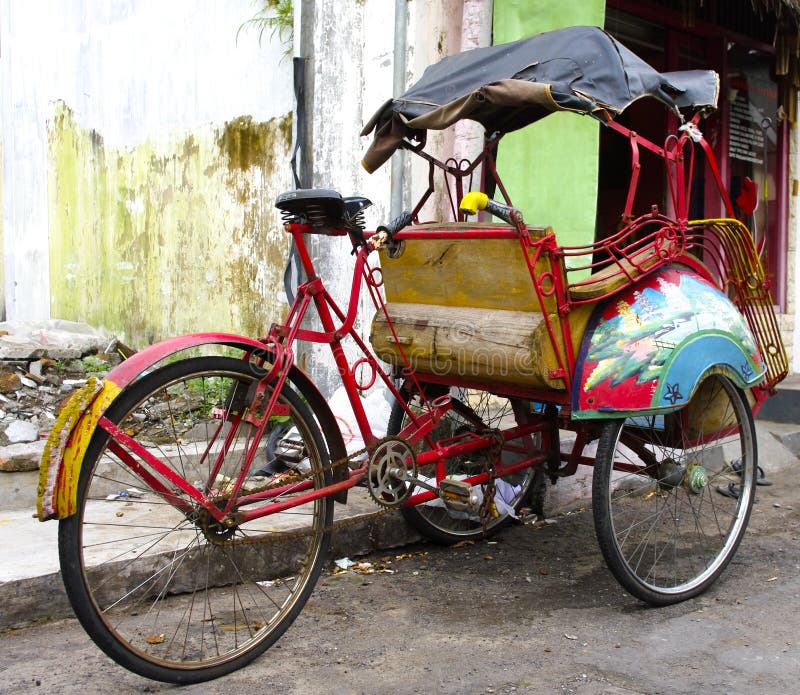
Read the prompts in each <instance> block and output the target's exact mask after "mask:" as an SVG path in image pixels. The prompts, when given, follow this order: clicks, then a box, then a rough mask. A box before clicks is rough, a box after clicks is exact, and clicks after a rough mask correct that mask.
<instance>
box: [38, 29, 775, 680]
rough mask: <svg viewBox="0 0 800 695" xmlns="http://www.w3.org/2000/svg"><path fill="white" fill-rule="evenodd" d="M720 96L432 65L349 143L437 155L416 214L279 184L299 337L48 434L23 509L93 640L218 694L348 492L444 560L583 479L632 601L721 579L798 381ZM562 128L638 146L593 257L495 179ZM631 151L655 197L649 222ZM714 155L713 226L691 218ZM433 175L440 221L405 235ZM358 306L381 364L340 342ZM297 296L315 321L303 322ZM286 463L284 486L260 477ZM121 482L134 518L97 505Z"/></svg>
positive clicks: (87, 412)
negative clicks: (343, 424)
mask: <svg viewBox="0 0 800 695" xmlns="http://www.w3.org/2000/svg"><path fill="white" fill-rule="evenodd" d="M718 89H719V81H718V78H717V75H716V74H715V73H713V72H710V71H691V72H677V73H669V74H660V73H658V72H656V71H655V70H653V69H652V68H650V67H649V66H648V65H646V64H645V63H644V62H643V61H641V60H640V59H639V58H637V57H636V56H635V55H634V54H633V53H631V52H630V51H628V50H627V49H625V48H624V47H623V46H621V45H620V44H619V43H618V42H617V41H615V40H614V39H613V38H612V37H610V36H609V35H608V34H606V33H604V32H603V31H602V30H600V29H597V28H593V27H572V28H569V29H564V30H560V31H555V32H550V33H547V34H542V35H539V36H534V37H531V38H529V39H524V40H522V41H518V42H516V43H513V44H508V45H504V46H494V47H491V48H485V49H476V50H474V51H469V52H466V53H463V54H459V55H456V56H452V57H449V58H445V59H444V60H442V61H440V62H439V63H437V64H435V65H433V66H431V67H429V68H428V70H427V71H426V72H425V74H424V75H423V77H422V78H421V80H420V81H419V82H418V83H417V84H415V85H414V86H412V87H411V88H410V89H409V90H408V92H407V93H406V94H404V95H403V96H402V97H400V98H398V99H393V100H390V101H388V102H387V103H386V104H384V106H383V107H381V109H379V110H378V112H377V113H376V114H375V116H374V118H373V119H372V120H371V121H370V122H369V123H368V124H367V126H366V127H365V129H364V134H372V135H373V141H372V145H371V146H370V149H369V150H368V152H367V154H366V157H365V165H366V166H367V168H369V169H374V168H375V167H377V166H380V165H381V164H382V163H383V162H385V161H386V160H388V158H389V157H390V156H391V154H392V153H393V152H394V151H396V150H397V149H404V150H407V151H409V152H411V153H414V154H415V155H418V156H420V157H422V158H424V159H425V160H426V161H427V163H428V166H429V183H430V185H429V186H428V188H427V190H426V191H425V193H424V194H423V196H422V199H421V200H420V201H419V202H418V204H417V205H416V206H415V207H414V209H413V210H411V211H410V212H409V213H407V214H404V215H401V216H400V217H399V218H398V219H396V220H394V221H393V222H391V223H389V224H387V225H384V226H381V227H379V228H378V229H377V230H375V231H373V232H369V231H367V230H365V226H364V215H363V211H364V210H365V209H366V208H367V207H368V205H369V201H367V200H366V199H364V198H358V197H355V198H343V197H342V196H341V195H340V194H339V193H337V192H335V191H332V190H326V189H325V190H323V189H312V190H297V191H290V192H287V193H285V194H283V195H282V196H280V197H279V199H278V201H277V206H278V207H279V208H280V209H281V210H282V211H283V214H284V220H285V228H286V231H287V232H288V233H289V234H291V235H292V237H293V239H294V242H295V243H296V245H297V249H298V252H299V257H300V260H301V262H302V266H303V269H304V271H305V281H304V282H303V283H302V284H301V285H300V287H299V290H298V292H297V296H296V297H295V299H294V302H293V303H292V305H291V308H290V310H289V313H288V317H287V318H286V320H285V321H283V322H282V323H280V324H274V325H273V326H272V327H271V328H270V330H269V332H268V334H267V335H266V336H265V337H263V338H260V339H257V338H251V337H247V336H240V335H231V334H219V333H203V334H195V335H187V336H182V337H178V338H173V339H170V340H166V341H164V342H161V343H158V344H156V345H153V346H150V347H148V348H146V349H144V350H142V351H141V352H138V353H136V354H135V355H133V356H132V357H131V358H130V359H127V360H126V361H124V362H123V363H121V364H120V365H119V366H118V367H116V368H115V369H114V370H113V371H112V372H110V373H109V374H108V376H107V377H106V378H105V379H104V380H102V381H99V380H96V379H91V380H90V381H89V383H88V384H87V385H86V387H85V388H83V389H81V390H80V391H79V392H78V393H77V394H76V395H75V396H74V397H73V399H72V400H71V401H70V403H69V404H68V405H67V406H66V407H65V408H64V410H63V411H62V413H61V415H60V416H59V419H58V422H57V426H56V427H55V428H54V430H53V432H52V434H51V436H50V439H49V441H48V445H47V448H46V450H45V456H44V464H45V465H44V466H43V469H42V479H41V484H40V501H39V516H40V518H41V519H42V520H44V519H47V518H58V519H60V528H59V549H60V558H61V567H62V573H63V576H64V581H65V585H66V588H67V593H68V595H69V597H70V600H71V602H72V605H73V607H74V609H75V612H76V614H77V616H78V618H79V620H80V621H81V623H82V624H83V625H84V627H85V628H86V629H87V631H88V632H89V634H90V635H91V636H92V638H93V639H94V640H95V641H96V643H97V644H98V645H99V646H100V647H101V648H102V649H103V650H104V651H105V652H106V653H107V654H109V655H110V656H111V657H112V658H113V659H115V660H116V661H118V662H119V663H120V664H122V665H123V666H125V667H127V668H129V669H131V670H133V671H135V672H137V673H140V674H142V675H144V676H147V677H150V678H154V679H160V680H165V681H172V682H183V683H185V682H197V681H202V680H206V679H209V678H214V677H218V676H220V675H223V674H225V673H228V672H230V671H232V670H234V669H236V668H239V667H241V666H243V665H244V664H246V663H247V662H249V661H250V660H252V659H253V658H255V657H256V656H257V655H258V654H260V653H262V652H263V651H264V650H265V649H267V648H268V647H269V646H270V645H271V644H273V643H274V642H275V641H276V640H277V639H278V638H279V637H280V635H281V634H282V633H283V632H284V631H285V630H286V628H287V627H288V626H289V625H290V624H291V622H292V621H293V620H294V619H295V617H296V616H297V614H298V613H299V611H300V610H301V608H302V606H303V605H304V603H305V601H306V600H307V598H308V596H309V594H310V593H311V591H312V589H313V586H314V584H315V582H316V580H317V578H318V577H319V575H320V572H321V570H322V568H323V564H324V563H325V561H326V557H327V551H328V548H329V544H330V537H331V533H332V531H333V530H335V528H336V526H337V523H347V521H348V520H347V519H345V520H344V521H342V522H335V521H334V508H335V506H336V505H337V504H338V505H345V504H346V503H347V500H348V495H349V496H350V497H351V500H352V498H353V496H354V495H357V494H360V495H367V494H368V495H369V497H370V498H371V499H372V500H373V501H374V502H375V503H376V504H377V505H378V507H377V511H376V513H378V514H380V513H385V512H387V511H391V510H394V509H401V510H403V513H404V515H405V516H406V518H407V519H408V520H409V521H410V522H411V523H413V524H414V525H415V526H416V528H418V529H419V530H420V531H421V532H422V533H423V534H425V535H427V536H429V537H430V538H432V539H433V540H436V541H439V542H444V543H450V542H454V541H457V540H461V539H468V538H476V537H484V536H487V535H489V534H491V533H493V532H495V531H496V530H498V529H499V528H501V527H502V526H503V524H504V523H506V522H507V521H508V520H509V519H510V518H513V516H514V515H515V513H516V510H517V509H518V508H519V507H520V505H522V504H530V503H531V500H533V503H534V504H536V503H537V500H538V499H539V497H537V496H538V495H540V493H541V484H542V481H546V480H547V479H548V478H549V479H550V480H553V481H555V480H557V479H559V478H561V477H564V476H569V475H572V474H573V473H575V471H576V470H577V469H578V467H579V466H583V465H586V466H591V467H593V469H594V470H593V489H592V510H593V514H594V519H595V527H596V532H597V536H598V540H599V544H600V548H601V550H602V552H603V555H604V557H605V559H606V562H607V564H608V566H609V568H610V569H611V571H612V573H613V574H614V575H615V576H616V578H617V579H618V580H619V581H620V582H621V584H622V585H623V586H624V587H625V588H626V589H628V590H629V591H630V592H631V593H632V594H633V595H634V596H636V597H638V598H639V599H641V600H643V601H645V602H648V603H650V604H654V605H664V604H669V603H674V602H677V601H681V600H685V599H688V598H691V597H693V596H696V595H697V594H699V593H700V592H702V591H704V590H705V589H706V588H708V586H709V585H710V584H711V583H712V582H713V581H714V580H715V579H716V578H717V577H718V576H719V575H720V573H721V572H722V571H723V569H724V568H725V566H726V565H727V564H728V562H729V561H730V559H731V557H732V556H733V554H734V553H735V552H736V549H737V546H738V544H739V542H740V540H741V538H742V535H743V534H744V532H745V529H746V526H747V522H748V517H749V514H750V509H751V506H752V504H753V499H754V491H755V485H756V472H757V466H758V461H757V450H756V437H755V429H754V425H753V413H754V412H756V411H757V410H758V408H759V407H760V405H761V404H762V403H763V402H764V400H765V399H766V398H767V397H769V395H770V394H771V393H773V392H774V389H775V386H776V384H777V383H778V382H779V381H780V380H781V379H782V378H783V377H784V376H785V375H786V373H787V359H786V354H785V350H784V348H783V345H782V343H781V339H780V333H779V329H778V324H777V321H776V317H775V314H774V310H773V303H772V299H771V297H770V292H769V281H768V279H767V277H766V276H765V274H764V271H763V268H762V266H761V263H760V262H759V257H758V252H757V249H756V247H755V245H754V243H753V239H752V236H751V234H750V232H749V231H748V228H747V227H746V225H745V223H744V222H743V221H742V220H740V219H737V218H736V216H735V214H734V208H733V205H732V204H731V201H730V200H729V197H728V193H727V191H726V188H725V185H724V182H723V181H722V179H721V178H720V176H719V172H718V170H717V168H716V165H715V164H714V158H713V153H712V150H711V147H710V146H709V144H708V142H707V141H706V140H705V138H704V137H703V135H702V133H701V131H700V127H699V125H700V122H701V120H702V116H703V115H704V114H705V113H707V112H708V111H710V110H712V109H713V108H714V106H715V104H716V99H717V93H718ZM639 99H656V100H658V101H660V102H662V103H663V105H664V107H665V108H666V109H668V110H669V111H670V112H671V113H672V114H673V115H674V119H673V121H674V123H675V126H676V127H675V130H674V132H670V133H669V134H668V135H667V136H666V138H665V140H664V142H663V143H655V142H651V141H648V140H647V139H645V138H643V137H641V136H639V135H637V134H636V133H634V132H632V131H631V130H629V129H628V128H626V127H624V126H623V125H621V124H619V123H618V122H617V121H616V120H615V118H616V117H617V116H618V115H619V114H620V113H622V112H623V111H624V110H625V109H626V108H627V107H628V106H629V105H630V104H631V103H633V102H634V101H637V100H639ZM556 111H571V112H574V113H576V114H580V115H584V116H588V117H592V118H595V119H598V120H599V121H600V122H601V123H602V124H603V125H604V126H605V127H608V128H610V129H612V130H614V131H616V132H617V133H618V134H619V135H620V136H621V137H623V138H625V139H627V141H628V143H629V146H630V156H631V171H632V172H633V176H632V178H631V181H630V187H629V191H628V196H627V202H626V205H625V209H624V210H622V211H621V215H620V225H619V228H618V229H617V230H615V231H613V232H612V233H611V234H609V235H608V236H605V237H604V238H602V239H601V240H599V241H597V242H595V243H593V244H588V245H585V246H580V247H569V246H563V245H561V244H559V241H558V230H555V231H553V230H551V229H549V228H547V227H536V226H529V225H528V224H526V222H525V221H524V220H523V216H522V213H521V212H520V211H519V210H518V209H516V208H515V207H514V206H513V203H512V201H511V200H510V197H509V195H508V193H507V191H506V189H505V188H504V186H503V183H502V179H501V177H500V175H499V174H498V171H497V167H496V166H495V155H496V152H497V148H498V143H499V142H500V140H501V138H502V136H503V135H504V134H505V133H507V132H510V131H512V130H516V129H518V128H521V127H524V126H527V125H530V124H532V123H534V122H535V121H537V120H539V119H541V118H544V117H546V116H547V115H549V114H550V113H553V112H556ZM576 117H577V116H576ZM462 119H470V120H473V121H477V122H478V123H481V124H482V125H483V126H484V127H485V129H486V137H485V144H484V147H483V149H482V151H481V152H480V153H479V154H478V155H477V157H476V158H475V159H474V160H473V161H471V162H455V161H441V160H440V159H437V158H436V157H435V156H434V155H432V154H430V153H429V152H427V151H426V150H425V145H426V134H427V131H428V130H430V129H443V128H447V127H450V126H451V125H453V124H455V123H457V122H458V121H460V120H462ZM643 149H646V150H647V151H648V152H650V153H651V154H654V155H656V157H657V158H658V159H659V161H660V162H661V166H663V168H664V172H665V175H666V179H667V181H668V184H669V186H668V189H669V190H668V192H669V195H668V196H667V205H666V206H662V207H663V209H661V208H660V207H657V206H656V205H653V206H652V207H651V208H649V211H648V212H646V213H645V214H642V215H638V216H637V215H634V214H633V209H634V200H635V198H636V192H637V184H638V181H639V169H640V167H639V164H640V151H642V150H643ZM703 160H705V161H706V162H707V163H708V171H710V172H711V175H712V176H713V177H714V178H715V181H716V185H717V188H718V191H719V194H720V196H721V199H722V201H723V202H724V206H725V209H726V210H727V213H726V216H725V217H723V218H715V219H690V218H689V209H690V200H691V193H692V180H693V177H694V176H696V175H697V172H698V170H699V169H700V168H701V166H702V161H703ZM438 186H444V187H445V188H446V190H447V191H448V192H449V196H450V199H451V200H452V201H453V206H452V207H453V209H452V215H451V217H452V220H451V221H449V222H444V223H443V222H427V221H425V220H424V219H421V215H422V212H421V211H422V210H423V205H424V204H425V202H426V200H427V199H428V198H429V197H430V196H431V195H432V193H433V191H434V190H435V189H436V188H437V187H438ZM472 189H474V190H472ZM494 197H499V198H502V200H500V201H498V200H494V199H493V198H494ZM456 201H457V203H458V205H456ZM654 202H656V203H658V202H660V201H654ZM478 213H481V214H482V219H481V220H480V221H469V220H468V219H467V217H468V216H471V215H475V214H478ZM310 234H324V235H329V236H332V237H337V236H341V237H346V238H347V239H348V241H349V243H351V244H352V248H353V258H354V270H353V280H352V290H351V296H350V301H349V305H348V306H347V307H345V308H340V307H339V306H338V305H337V304H336V302H335V301H334V300H333V298H332V297H331V296H330V294H329V293H328V291H327V290H326V288H325V285H324V282H323V279H322V278H321V277H319V275H318V274H317V272H316V270H315V268H314V265H313V262H312V259H311V256H310V255H309V253H308V249H307V246H306V243H305V239H306V237H307V235H310ZM332 241H333V240H332ZM378 259H379V260H378ZM362 291H366V292H367V293H368V294H369V296H370V297H371V299H372V301H373V304H374V306H375V316H374V318H373V320H372V324H371V333H370V340H369V342H371V344H372V349H370V346H368V345H367V341H366V340H365V339H363V338H362V337H361V336H360V335H359V333H358V332H357V331H356V330H355V329H354V324H355V320H356V314H357V310H358V307H359V301H358V300H359V296H360V293H361V292H362ZM312 306H313V307H314V308H315V309H316V312H317V314H318V317H319V325H317V326H313V325H309V323H308V322H307V321H305V320H304V319H305V318H306V316H307V314H308V312H309V310H310V309H311V308H312ZM298 341H309V342H320V343H325V344H328V345H330V348H331V350H332V354H333V357H334V359H335V362H336V365H337V368H338V370H339V373H340V375H341V377H342V383H343V387H344V391H345V393H346V394H347V397H348V400H349V402H350V404H351V407H352V410H353V416H354V420H355V422H356V424H357V427H358V429H359V430H360V433H361V436H362V438H363V442H364V446H363V448H360V449H359V450H357V451H349V452H348V450H347V448H346V446H345V443H344V441H343V438H342V434H341V431H340V428H339V426H338V425H337V421H336V418H335V415H334V413H333V412H332V411H331V408H330V407H329V405H328V403H327V401H326V399H325V398H323V396H322V394H321V392H320V390H319V389H318V388H317V387H316V386H315V385H314V383H313V382H312V380H311V379H310V377H309V376H308V375H307V374H306V373H305V372H304V371H302V370H301V369H300V368H299V367H298V365H297V364H296V362H295V349H296V346H297V344H298ZM216 347H221V348H223V349H224V350H223V354H213V355H210V354H200V355H198V354H197V352H198V351H200V352H203V351H205V350H207V349H208V348H216ZM186 351H189V353H188V356H187V352H186ZM353 351H355V352H357V353H358V354H359V357H358V359H353V358H352V353H353ZM176 356H177V357H180V359H177V358H176ZM387 364H388V365H389V367H388V368H387V367H386V365H387ZM376 383H377V384H379V385H381V386H382V387H383V388H385V389H386V390H387V391H388V392H390V393H391V394H392V396H393V400H394V406H393V409H392V412H391V416H390V418H389V422H388V427H387V432H386V433H383V432H378V433H376V432H374V431H373V428H372V427H371V424H370V419H369V413H368V412H367V411H366V410H365V408H364V405H363V403H364V399H363V398H362V395H363V394H364V393H365V392H367V391H368V390H369V389H371V388H372V387H373V386H374V384H376ZM565 435H569V436H565ZM276 461H278V462H280V463H281V467H280V468H282V470H278V469H276V468H275V467H273V468H272V469H270V474H269V475H253V473H254V472H263V469H264V467H265V466H268V465H269V464H271V463H274V462H276ZM357 486H358V487H357ZM725 490H728V491H729V492H730V491H731V490H733V491H735V494H722V493H723V492H724V491H725ZM120 491H121V492H120ZM120 494H122V496H123V497H124V498H125V499H126V503H125V505H124V507H121V506H119V505H115V504H109V501H108V500H109V499H111V500H117V499H119V497H120Z"/></svg>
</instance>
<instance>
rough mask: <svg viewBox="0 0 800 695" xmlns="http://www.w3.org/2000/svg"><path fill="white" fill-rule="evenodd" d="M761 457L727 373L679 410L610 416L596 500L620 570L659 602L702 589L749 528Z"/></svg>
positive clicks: (600, 527) (603, 544)
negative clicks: (757, 467) (618, 416)
mask: <svg viewBox="0 0 800 695" xmlns="http://www.w3.org/2000/svg"><path fill="white" fill-rule="evenodd" d="M756 465H757V454H756V440H755V428H754V425H753V417H752V414H751V412H750V407H749V405H748V403H747V400H746V399H745V396H744V394H742V392H741V391H740V390H739V389H738V388H736V386H735V385H734V384H733V383H732V382H731V381H730V380H729V379H727V378H726V377H724V376H721V375H712V376H710V377H708V378H707V379H705V381H703V382H702V384H701V385H700V386H699V387H698V389H697V391H696V392H695V394H694V396H693V397H692V400H691V401H690V402H689V404H688V405H687V406H686V407H685V408H683V409H682V410H680V411H677V412H675V413H669V414H667V415H647V416H640V417H634V418H628V419H626V420H614V421H609V422H607V423H605V425H604V426H603V430H602V435H601V437H600V442H599V444H598V449H597V459H596V462H595V468H594V480H593V486H592V502H593V505H592V506H593V510H594V521H595V531H596V534H597V539H598V542H599V544H600V548H601V550H602V552H603V556H604V557H605V560H606V563H607V564H608V567H609V569H610V570H611V572H612V573H613V574H614V576H615V577H616V578H617V580H618V581H619V582H620V583H621V584H622V585H623V586H624V587H625V588H626V589H627V590H628V591H629V592H630V593H631V594H633V595H634V596H636V597H637V598H639V599H641V600H642V601H645V602H646V603H649V604H652V605H667V604H671V603H677V602H679V601H684V600H686V599H688V598H692V597H693V596H697V595H698V594H700V593H701V592H703V591H705V590H706V589H707V588H708V587H709V586H710V585H711V584H712V583H713V582H714V581H715V580H716V579H717V577H719V575H720V574H721V573H722V571H723V570H724V569H725V566H726V565H727V564H728V562H730V560H731V558H732V557H733V555H734V553H735V552H736V548H737V547H738V545H739V542H740V541H741V539H742V536H743V535H744V532H745V530H746V528H747V522H748V520H749V517H750V510H751V507H752V504H753V498H754V495H755V476H756ZM720 493H722V494H720Z"/></svg>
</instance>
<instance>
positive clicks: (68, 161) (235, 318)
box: [48, 104, 291, 345]
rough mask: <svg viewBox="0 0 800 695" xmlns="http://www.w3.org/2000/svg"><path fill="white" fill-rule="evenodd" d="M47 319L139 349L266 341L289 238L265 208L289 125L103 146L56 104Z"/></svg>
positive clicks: (277, 179)
mask: <svg viewBox="0 0 800 695" xmlns="http://www.w3.org/2000/svg"><path fill="white" fill-rule="evenodd" d="M48 136H49V160H48V162H49V166H48V191H49V206H48V208H49V219H50V236H51V242H50V269H51V282H50V287H51V294H52V313H53V315H54V316H58V317H63V318H73V319H74V318H79V317H80V318H81V319H83V320H85V321H88V322H89V323H90V324H92V325H96V326H103V327H105V328H107V329H109V330H111V331H113V332H115V333H117V334H119V335H122V336H124V337H125V338H126V339H127V340H130V341H132V342H134V343H136V344H138V345H143V344H147V343H150V342H152V341H154V340H156V339H158V338H162V337H165V336H167V335H173V334H179V333H187V332H192V331H205V330H225V331H237V332H244V333H247V334H250V335H261V334H264V333H266V330H267V328H268V327H269V324H270V322H271V321H273V320H275V319H277V318H279V313H280V309H279V307H280V306H281V303H282V302H283V301H284V300H283V290H282V283H281V280H282V271H283V265H284V258H285V254H286V250H287V249H288V239H287V238H286V234H285V233H284V232H283V231H282V229H281V225H280V218H279V216H278V214H277V211H276V210H275V209H274V207H273V205H272V201H273V200H274V199H275V196H276V195H277V194H278V193H280V192H281V191H282V190H285V189H286V188H289V187H290V183H291V182H290V180H289V177H288V176H286V175H284V176H275V175H274V173H275V172H276V171H279V170H280V169H281V167H282V164H283V162H285V161H286V160H287V159H288V156H289V146H290V144H291V116H290V115H287V116H284V117H282V118H275V119H272V120H270V121H267V122H264V123H255V122H253V120H252V119H251V118H250V117H240V118H238V119H235V120H233V121H231V122H229V123H227V124H225V125H224V126H220V127H216V126H205V127H202V128H200V127H198V128H194V129H193V130H192V132H191V133H189V134H186V135H185V136H184V137H181V138H178V139H172V138H168V139H165V140H160V141H150V140H148V141H146V142H144V143H142V144H141V145H138V146H137V147H134V148H129V149H120V148H114V147H108V146H106V145H105V143H104V141H103V138H102V136H101V135H99V134H98V133H97V132H96V131H94V130H89V129H86V128H83V127H81V125H80V124H79V123H76V121H75V118H74V114H73V113H72V112H71V111H70V109H69V108H68V107H67V106H65V105H64V104H60V105H58V106H57V107H56V113H55V116H54V119H53V121H52V122H51V127H50V129H49V134H48Z"/></svg>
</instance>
